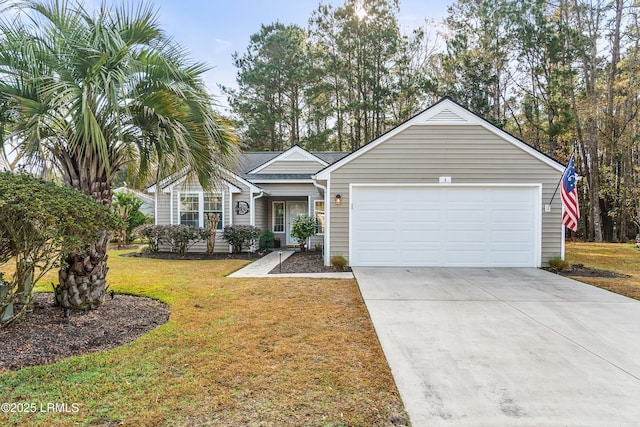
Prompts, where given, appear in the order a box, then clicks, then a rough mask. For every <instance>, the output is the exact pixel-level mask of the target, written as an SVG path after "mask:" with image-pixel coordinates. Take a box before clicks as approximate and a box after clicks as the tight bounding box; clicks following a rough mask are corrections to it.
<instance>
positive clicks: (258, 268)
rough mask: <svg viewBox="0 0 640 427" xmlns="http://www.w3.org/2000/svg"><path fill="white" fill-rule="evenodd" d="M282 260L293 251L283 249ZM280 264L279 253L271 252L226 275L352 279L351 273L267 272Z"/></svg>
mask: <svg viewBox="0 0 640 427" xmlns="http://www.w3.org/2000/svg"><path fill="white" fill-rule="evenodd" d="M281 252H282V261H283V262H284V260H286V259H287V258H289V257H290V256H291V255H293V253H294V251H290V250H283V251H281ZM278 264H280V253H279V252H278V251H274V252H271V253H269V254H267V255H265V256H263V257H262V258H260V259H258V260H256V261H254V262H252V263H251V264H249V265H247V266H246V267H244V268H241V269H240V270H238V271H236V272H234V273H231V274H230V275H229V276H228V277H271V278H277V277H308V278H312V279H353V273H351V272H344V273H277V274H269V272H270V271H271V270H273V269H274V268H276V267H277V266H278Z"/></svg>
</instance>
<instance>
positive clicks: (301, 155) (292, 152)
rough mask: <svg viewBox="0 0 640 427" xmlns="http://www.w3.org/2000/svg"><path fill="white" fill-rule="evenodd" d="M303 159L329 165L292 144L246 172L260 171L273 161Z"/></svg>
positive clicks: (297, 160)
mask: <svg viewBox="0 0 640 427" xmlns="http://www.w3.org/2000/svg"><path fill="white" fill-rule="evenodd" d="M305 160H306V161H312V162H317V163H318V164H319V165H320V166H323V167H324V166H328V165H329V163H327V162H325V161H324V160H322V159H321V158H319V157H318V156H316V155H314V154H313V153H310V152H308V151H307V150H305V149H304V148H302V147H300V146H299V145H294V146H293V147H291V148H289V149H288V150H286V151H284V152H282V153H280V154H278V155H277V156H275V157H273V158H272V159H270V160H269V161H267V162H265V163H263V164H261V165H260V166H258V167H257V168H255V169H252V170H250V171H249V172H247V173H250V174H254V173H259V172H260V171H262V170H263V169H265V168H266V167H268V166H269V165H271V164H273V163H275V162H291V161H293V162H299V161H305ZM320 166H319V167H320Z"/></svg>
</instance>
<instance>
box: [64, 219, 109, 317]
mask: <svg viewBox="0 0 640 427" xmlns="http://www.w3.org/2000/svg"><path fill="white" fill-rule="evenodd" d="M108 244H109V234H108V233H107V232H106V231H104V232H103V233H102V235H101V236H100V239H99V240H98V241H97V242H96V243H95V244H93V245H91V246H89V247H88V248H86V249H85V251H83V252H81V253H72V254H71V255H69V256H68V257H67V259H66V263H67V267H63V268H61V269H60V271H59V272H58V280H59V284H58V285H57V286H56V287H55V297H56V304H57V305H59V306H60V307H64V308H74V309H80V310H91V309H94V308H97V307H98V306H100V304H102V302H103V300H104V295H105V292H106V287H107V280H106V277H107V271H109V268H108V267H107V258H108V255H107V245H108Z"/></svg>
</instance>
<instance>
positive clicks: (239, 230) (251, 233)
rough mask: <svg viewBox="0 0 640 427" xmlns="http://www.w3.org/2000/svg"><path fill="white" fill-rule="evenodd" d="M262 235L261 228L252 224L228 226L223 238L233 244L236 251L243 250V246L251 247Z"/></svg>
mask: <svg viewBox="0 0 640 427" xmlns="http://www.w3.org/2000/svg"><path fill="white" fill-rule="evenodd" d="M259 237H260V229H259V228H256V227H254V226H252V225H234V226H226V227H225V228H224V232H223V233H222V238H223V239H224V240H226V242H227V243H229V244H230V245H231V247H232V248H233V252H234V253H239V252H242V249H243V248H247V249H251V246H252V245H254V244H255V242H256V240H257V239H258V238H259Z"/></svg>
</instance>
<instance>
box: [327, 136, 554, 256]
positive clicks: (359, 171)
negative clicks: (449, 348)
mask: <svg viewBox="0 0 640 427" xmlns="http://www.w3.org/2000/svg"><path fill="white" fill-rule="evenodd" d="M441 176H450V177H451V179H452V183H454V184H466V183H475V184H479V183H508V184H517V183H523V184H524V183H526V184H536V183H542V208H543V209H544V205H545V204H548V203H549V201H550V200H551V197H552V195H553V192H554V191H555V189H556V185H557V184H558V181H559V179H560V176H561V172H559V171H557V170H555V169H553V168H552V167H550V166H549V165H547V164H545V163H543V162H542V161H541V160H539V159H537V158H535V157H534V156H532V155H531V154H529V153H527V152H525V151H523V150H521V149H520V148H518V147H516V146H514V145H513V144H511V143H510V142H508V141H505V140H503V139H501V138H499V137H498V136H496V135H494V134H493V133H491V132H489V131H487V130H486V129H484V128H483V127H481V126H418V125H415V126H412V127H409V128H408V129H406V130H405V131H403V132H401V133H399V134H398V135H396V136H394V137H393V138H391V139H390V140H388V141H385V142H383V143H381V144H380V145H379V146H377V147H375V148H373V149H371V150H370V151H368V152H366V153H364V154H362V155H361V156H360V157H358V158H356V159H354V160H352V161H351V162H349V163H346V164H345V165H344V166H342V167H341V168H338V169H336V170H335V171H334V172H332V174H331V181H330V189H329V191H330V195H331V197H333V196H334V195H335V194H336V193H340V194H341V195H342V204H341V205H340V206H336V205H335V204H333V203H332V205H331V207H330V208H331V218H330V220H331V222H330V231H331V245H330V247H331V254H330V255H331V256H333V255H342V256H344V257H348V254H349V184H350V183H394V182H395V183H425V184H434V183H438V179H439V177H441ZM383 202H384V201H381V203H383ZM560 212H561V202H560V196H559V194H558V195H556V197H555V199H554V201H553V205H552V210H551V212H550V213H546V212H543V213H542V263H543V265H546V264H547V262H548V260H549V258H551V257H555V256H559V255H560V253H561V244H562V239H561V215H560Z"/></svg>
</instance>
